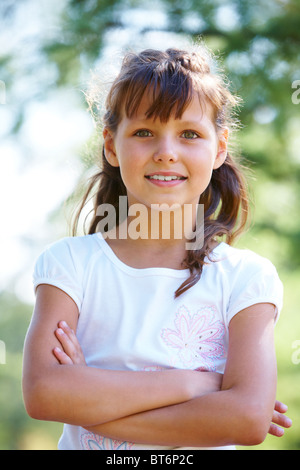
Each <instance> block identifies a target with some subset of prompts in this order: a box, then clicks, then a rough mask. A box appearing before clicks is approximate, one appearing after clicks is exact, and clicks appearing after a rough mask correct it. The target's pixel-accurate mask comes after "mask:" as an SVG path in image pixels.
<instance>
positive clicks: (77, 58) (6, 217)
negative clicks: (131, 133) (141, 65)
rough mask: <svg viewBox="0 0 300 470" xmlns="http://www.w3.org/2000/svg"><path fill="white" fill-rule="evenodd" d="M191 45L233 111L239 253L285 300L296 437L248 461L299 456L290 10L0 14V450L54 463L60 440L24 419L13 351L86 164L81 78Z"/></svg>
mask: <svg viewBox="0 0 300 470" xmlns="http://www.w3.org/2000/svg"><path fill="white" fill-rule="evenodd" d="M199 35H201V36H203V38H204V39H205V41H206V43H207V44H208V46H209V47H211V48H212V49H213V51H214V52H215V53H217V54H218V55H219V56H220V57H221V59H222V62H223V66H224V68H225V71H226V73H227V74H228V76H229V79H230V82H231V89H232V91H233V92H235V93H237V94H239V95H240V96H241V97H242V98H243V101H244V103H243V106H242V107H241V109H240V114H239V118H240V121H241V124H242V128H241V130H240V133H239V136H238V145H239V148H240V150H241V152H242V154H243V156H244V157H245V160H246V162H247V164H248V166H249V167H250V169H251V178H250V184H251V188H252V191H251V195H252V206H253V213H252V226H251V229H250V230H249V231H248V233H247V234H246V235H245V236H243V237H242V238H241V239H240V241H239V242H238V244H239V246H242V247H248V248H250V249H253V250H254V251H256V252H258V253H260V254H262V255H264V256H266V257H268V258H270V259H271V260H272V262H273V263H274V264H275V265H276V267H277V269H278V272H279V275H280V277H281V279H282V281H283V283H284V286H285V302H284V308H283V311H282V314H281V318H280V320H279V322H278V324H277V327H276V348H277V357H278V375H279V379H278V399H280V400H281V401H283V402H285V403H286V404H287V405H288V406H289V412H288V414H289V416H290V417H291V418H292V419H293V427H292V428H291V429H290V430H288V431H287V432H286V434H285V436H284V437H283V438H281V439H277V438H274V437H270V436H269V437H268V438H267V440H266V441H265V442H264V444H262V445H261V446H258V449H272V450H276V449H278V450H279V449H283V450H289V449H294V450H296V449H300V397H299V390H300V315H299V310H298V308H299V304H300V248H299V243H300V225H299V213H300V197H299V196H300V150H299V149H300V3H299V0H240V1H238V0H228V1H227V0H223V1H222V0H211V1H209V0H180V1H179V0H153V1H151V2H150V4H149V2H145V1H143V0H135V1H134V0H77V1H75V0H1V3H0V44H1V48H0V54H1V55H0V201H1V222H2V229H1V233H0V240H1V243H0V259H1V270H0V449H1V450H3V449H12V450H14V449H56V445H57V440H58V437H59V435H60V432H61V425H59V424H56V423H44V422H38V421H33V420H31V419H30V418H29V417H28V416H27V415H26V412H25V410H24V407H23V401H22V394H21V373H22V350H23V342H24V337H25V334H26V330H27V328H28V325H29V322H30V317H31V314H32V308H33V302H34V297H33V292H32V285H31V272H32V269H33V265H34V261H35V259H36V257H37V256H38V254H39V253H40V252H41V251H42V250H43V249H44V247H45V245H46V244H48V243H51V242H53V241H55V240H57V239H58V238H60V237H62V236H65V235H69V230H68V225H67V218H68V213H69V212H68V211H69V208H70V207H71V204H70V200H68V197H69V195H70V194H71V193H72V191H73V190H74V189H75V187H76V186H77V184H78V183H79V182H80V181H81V177H82V175H84V176H86V175H87V174H89V173H90V171H91V168H92V167H93V164H94V158H93V151H92V149H93V145H92V142H93V140H94V137H93V136H94V128H93V123H92V120H91V117H90V116H89V114H88V113H87V110H86V109H87V107H86V104H85V98H84V93H83V91H82V90H85V89H86V87H87V83H88V81H89V79H90V73H91V72H90V71H91V70H96V71H97V73H98V75H99V77H100V79H101V80H102V81H103V82H107V81H108V80H109V79H110V77H111V76H113V74H114V73H115V72H116V70H117V67H118V65H119V62H120V57H121V56H122V53H123V52H124V51H125V50H128V49H130V48H132V49H138V50H139V49H143V48H146V47H154V48H155V47H159V48H161V47H164V48H166V47H169V46H178V47H183V46H184V44H185V43H186V42H188V41H190V40H191V39H193V38H194V39H195V38H197V37H199ZM104 88H105V86H104ZM298 90H299V91H298ZM66 200H68V203H67V204H66V203H65V201H66ZM72 201H73V199H71V202H72ZM251 449H254V448H251ZM255 449H257V448H256V447H255Z"/></svg>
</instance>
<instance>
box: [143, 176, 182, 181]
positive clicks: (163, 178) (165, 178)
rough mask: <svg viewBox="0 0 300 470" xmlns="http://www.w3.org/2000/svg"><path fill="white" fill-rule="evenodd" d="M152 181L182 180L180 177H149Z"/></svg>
mask: <svg viewBox="0 0 300 470" xmlns="http://www.w3.org/2000/svg"><path fill="white" fill-rule="evenodd" d="M148 178H149V179H151V180H159V181H172V180H179V179H181V177H180V176H175V175H174V176H163V175H151V176H148Z"/></svg>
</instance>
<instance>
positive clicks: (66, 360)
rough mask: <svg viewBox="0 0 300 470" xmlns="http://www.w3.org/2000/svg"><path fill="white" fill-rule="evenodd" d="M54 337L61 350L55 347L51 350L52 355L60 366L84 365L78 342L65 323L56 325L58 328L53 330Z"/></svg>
mask: <svg viewBox="0 0 300 470" xmlns="http://www.w3.org/2000/svg"><path fill="white" fill-rule="evenodd" d="M55 336H56V338H57V339H58V341H59V342H60V344H61V346H62V349H61V348H59V347H56V348H54V350H53V354H54V356H55V357H56V359H57V360H58V362H59V363H60V364H65V365H66V364H69V365H72V364H77V365H86V362H85V357H84V354H83V351H82V349H81V346H80V344H79V341H78V339H77V337H76V335H75V333H74V331H73V330H72V329H71V328H70V327H69V326H68V325H67V323H66V322H65V321H61V322H59V323H58V328H57V329H56V330H55Z"/></svg>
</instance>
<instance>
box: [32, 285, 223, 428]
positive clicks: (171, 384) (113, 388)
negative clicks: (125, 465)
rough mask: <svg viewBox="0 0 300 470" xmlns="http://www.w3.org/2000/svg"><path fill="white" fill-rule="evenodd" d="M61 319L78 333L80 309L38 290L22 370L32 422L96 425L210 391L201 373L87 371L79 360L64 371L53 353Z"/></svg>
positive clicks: (57, 293)
mask: <svg viewBox="0 0 300 470" xmlns="http://www.w3.org/2000/svg"><path fill="white" fill-rule="evenodd" d="M62 317H63V318H64V319H65V320H66V322H67V323H68V324H69V325H70V327H71V328H72V329H73V330H74V331H76V327H77V320H78V309H77V306H76V304H75V303H74V301H73V300H72V299H71V298H70V297H69V296H68V295H67V294H65V293H64V292H63V291H61V290H60V289H57V288H56V287H53V286H49V285H40V286H39V287H38V289H37V300H36V306H35V310H34V314H33V319H32V322H31V324H30V327H29V331H28V334H27V337H26V341H25V349H24V366H23V395H24V401H25V406H26V409H27V412H28V413H29V415H30V416H31V417H33V418H36V419H42V420H51V421H59V422H64V423H69V424H75V425H81V426H93V425H96V424H99V423H104V422H107V421H111V420H117V419H120V418H122V417H125V416H127V415H132V414H136V413H141V412H143V411H146V410H150V409H156V408H160V407H163V406H168V405H172V404H175V403H180V402H183V401H185V400H189V399H191V398H192V397H194V396H197V395H199V394H201V393H207V391H208V390H211V384H209V386H207V385H205V386H204V388H203V385H202V382H201V381H200V380H199V377H200V376H199V373H197V372H194V371H183V370H166V371H160V372H151V373H149V372H127V371H112V370H104V369H97V368H94V367H87V366H86V365H84V364H80V361H79V363H77V364H72V365H70V364H65V365H64V366H63V367H62V366H61V365H60V364H59V363H58V362H57V360H56V357H55V355H54V354H53V350H54V349H55V347H58V346H59V345H60V341H59V339H58V337H59V335H58V337H56V336H55V335H54V334H53V333H54V332H55V331H56V330H57V324H58V322H59V320H60V319H61V318H62ZM56 354H57V353H56ZM210 382H212V380H210ZM214 387H215V385H214Z"/></svg>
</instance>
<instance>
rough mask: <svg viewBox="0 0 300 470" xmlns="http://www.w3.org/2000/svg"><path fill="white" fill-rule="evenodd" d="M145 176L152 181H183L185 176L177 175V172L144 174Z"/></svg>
mask: <svg viewBox="0 0 300 470" xmlns="http://www.w3.org/2000/svg"><path fill="white" fill-rule="evenodd" d="M145 178H147V179H148V180H153V181H168V182H169V181H184V180H186V179H187V178H186V176H183V175H179V174H177V173H167V172H166V173H152V174H150V175H145Z"/></svg>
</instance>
